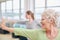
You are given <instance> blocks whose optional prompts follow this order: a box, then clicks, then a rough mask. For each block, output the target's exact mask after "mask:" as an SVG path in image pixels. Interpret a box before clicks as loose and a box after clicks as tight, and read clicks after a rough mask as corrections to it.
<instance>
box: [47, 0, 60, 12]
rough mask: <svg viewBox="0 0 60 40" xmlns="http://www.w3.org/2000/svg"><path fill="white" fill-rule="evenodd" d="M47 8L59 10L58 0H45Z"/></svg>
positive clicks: (59, 2) (59, 1) (59, 3)
mask: <svg viewBox="0 0 60 40" xmlns="http://www.w3.org/2000/svg"><path fill="white" fill-rule="evenodd" d="M47 9H53V10H55V11H57V12H60V0H47Z"/></svg>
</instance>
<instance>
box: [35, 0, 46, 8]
mask: <svg viewBox="0 0 60 40" xmlns="http://www.w3.org/2000/svg"><path fill="white" fill-rule="evenodd" d="M35 7H45V0H35Z"/></svg>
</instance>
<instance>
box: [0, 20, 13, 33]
mask: <svg viewBox="0 0 60 40" xmlns="http://www.w3.org/2000/svg"><path fill="white" fill-rule="evenodd" d="M1 28H2V29H3V30H7V31H9V32H13V31H14V29H13V28H8V27H7V26H5V20H4V19H3V20H2V23H1Z"/></svg>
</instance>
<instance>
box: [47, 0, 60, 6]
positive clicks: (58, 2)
mask: <svg viewBox="0 0 60 40" xmlns="http://www.w3.org/2000/svg"><path fill="white" fill-rule="evenodd" d="M47 6H60V0H47Z"/></svg>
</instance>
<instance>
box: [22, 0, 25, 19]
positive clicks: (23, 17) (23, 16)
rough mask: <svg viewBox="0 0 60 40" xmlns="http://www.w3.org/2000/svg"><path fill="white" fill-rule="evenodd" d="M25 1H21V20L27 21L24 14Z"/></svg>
mask: <svg viewBox="0 0 60 40" xmlns="http://www.w3.org/2000/svg"><path fill="white" fill-rule="evenodd" d="M24 8H25V6H24V0H21V19H25V12H24Z"/></svg>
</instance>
